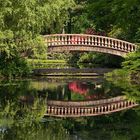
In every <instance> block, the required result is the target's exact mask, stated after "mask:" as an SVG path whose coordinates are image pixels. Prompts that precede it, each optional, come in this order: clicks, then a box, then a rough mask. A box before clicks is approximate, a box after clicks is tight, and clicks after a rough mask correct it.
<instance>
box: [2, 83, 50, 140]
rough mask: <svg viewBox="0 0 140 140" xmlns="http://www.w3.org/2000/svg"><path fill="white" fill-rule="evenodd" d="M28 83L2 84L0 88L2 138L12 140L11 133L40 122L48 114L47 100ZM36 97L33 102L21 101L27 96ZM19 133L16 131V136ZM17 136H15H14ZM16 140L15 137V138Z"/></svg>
mask: <svg viewBox="0 0 140 140" xmlns="http://www.w3.org/2000/svg"><path fill="white" fill-rule="evenodd" d="M28 85H29V83H28V82H17V83H16V82H15V83H6V84H4V83H1V86H0V133H1V135H0V138H1V139H10V140H11V139H12V136H9V135H11V133H13V130H14V128H18V129H17V130H20V129H24V128H28V126H31V125H32V124H33V123H34V122H39V121H40V120H41V119H42V117H43V116H44V113H45V112H46V107H47V106H46V98H41V97H39V96H38V93H37V92H36V90H34V89H29V88H28V87H29V86H28ZM27 94H28V95H31V96H33V97H34V100H33V102H30V103H28V104H27V103H26V104H25V103H24V102H22V101H21V100H20V99H21V97H23V96H25V95H27ZM29 129H30V128H29ZM18 132H19V131H16V134H17V133H18ZM14 135H15V134H14ZM13 139H14V137H13Z"/></svg>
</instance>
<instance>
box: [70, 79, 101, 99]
mask: <svg viewBox="0 0 140 140" xmlns="http://www.w3.org/2000/svg"><path fill="white" fill-rule="evenodd" d="M68 87H69V90H71V91H73V92H74V93H78V94H80V95H83V96H84V97H85V98H86V99H88V100H91V99H98V98H100V97H102V94H101V93H97V94H95V93H94V94H91V95H90V94H89V90H90V89H89V87H88V85H87V84H85V83H78V82H71V83H69V84H68ZM90 88H91V87H90ZM91 90H95V85H93V86H92V89H91Z"/></svg>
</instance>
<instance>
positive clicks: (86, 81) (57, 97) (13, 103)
mask: <svg viewBox="0 0 140 140" xmlns="http://www.w3.org/2000/svg"><path fill="white" fill-rule="evenodd" d="M139 93H140V87H139V86H138V85H136V84H135V83H128V82H127V80H125V79H123V78H120V81H119V80H116V78H115V77H114V78H113V79H111V80H110V79H105V78H104V77H103V76H100V77H99V76H97V77H95V76H87V77H58V76H57V77H41V76H40V77H34V78H32V79H23V80H14V81H1V82H0V140H64V139H65V140H93V139H95V140H139V139H140V133H139V132H140V108H139V106H137V107H134V108H130V109H123V110H121V111H116V112H114V113H109V114H103V115H99V114H97V116H92V115H91V116H90V117H89V116H88V115H87V116H86V115H85V114H87V113H88V112H86V113H85V114H83V116H80V117H79V115H77V116H76V114H73V115H75V116H76V117H68V115H66V114H68V113H69V112H68V111H66V112H64V113H63V117H62V116H61V117H59V116H57V115H56V116H55V115H52V116H51V114H49V115H44V114H45V113H46V110H47V107H48V106H51V105H54V106H57V107H58V106H60V107H61V108H62V107H63V106H65V109H66V105H67V104H69V105H70V106H72V107H77V106H78V107H79V106H80V107H81V106H85V104H86V107H92V106H93V105H94V106H96V105H98V104H99V103H97V102H98V101H99V100H100V101H101V100H102V101H104V102H105V101H106V102H107V104H109V103H108V101H109V102H110V101H112V99H113V100H114V99H115V100H116V98H117V97H122V96H124V95H125V98H128V99H129V100H133V101H135V102H139V99H140V97H139ZM110 99H111V100H110ZM119 99H120V98H119ZM116 102H119V100H118V98H117V100H116ZM95 103H96V104H95ZM77 112H78V111H77ZM79 112H80V111H79ZM57 113H58V110H57ZM70 113H72V112H70ZM80 113H82V112H80ZM90 113H91V112H90ZM98 113H99V112H98ZM100 113H101V112H100ZM69 115H70V114H69ZM53 116H55V117H53Z"/></svg>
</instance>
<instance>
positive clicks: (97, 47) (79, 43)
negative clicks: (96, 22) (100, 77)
mask: <svg viewBox="0 0 140 140" xmlns="http://www.w3.org/2000/svg"><path fill="white" fill-rule="evenodd" d="M44 39H45V43H46V46H48V51H49V52H63V51H68V52H70V51H80V52H83V51H84V52H85V51H86V52H87V51H93V52H101V53H108V54H113V55H118V56H122V57H124V56H125V55H126V54H127V53H129V52H133V51H135V50H136V45H135V44H132V43H129V42H126V41H123V40H119V39H114V38H110V37H105V36H97V35H87V34H53V35H45V36H44Z"/></svg>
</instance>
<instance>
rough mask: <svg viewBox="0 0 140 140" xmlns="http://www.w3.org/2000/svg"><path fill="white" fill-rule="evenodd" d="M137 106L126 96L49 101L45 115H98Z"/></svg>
mask: <svg viewBox="0 0 140 140" xmlns="http://www.w3.org/2000/svg"><path fill="white" fill-rule="evenodd" d="M136 106H138V104H137V103H136V102H134V101H129V100H127V99H126V97H125V96H118V97H114V98H110V99H102V100H97V101H80V102H76V101H48V107H47V112H46V114H45V116H55V117H84V116H97V115H103V114H109V113H113V112H118V111H121V110H125V109H129V108H133V107H136Z"/></svg>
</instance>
